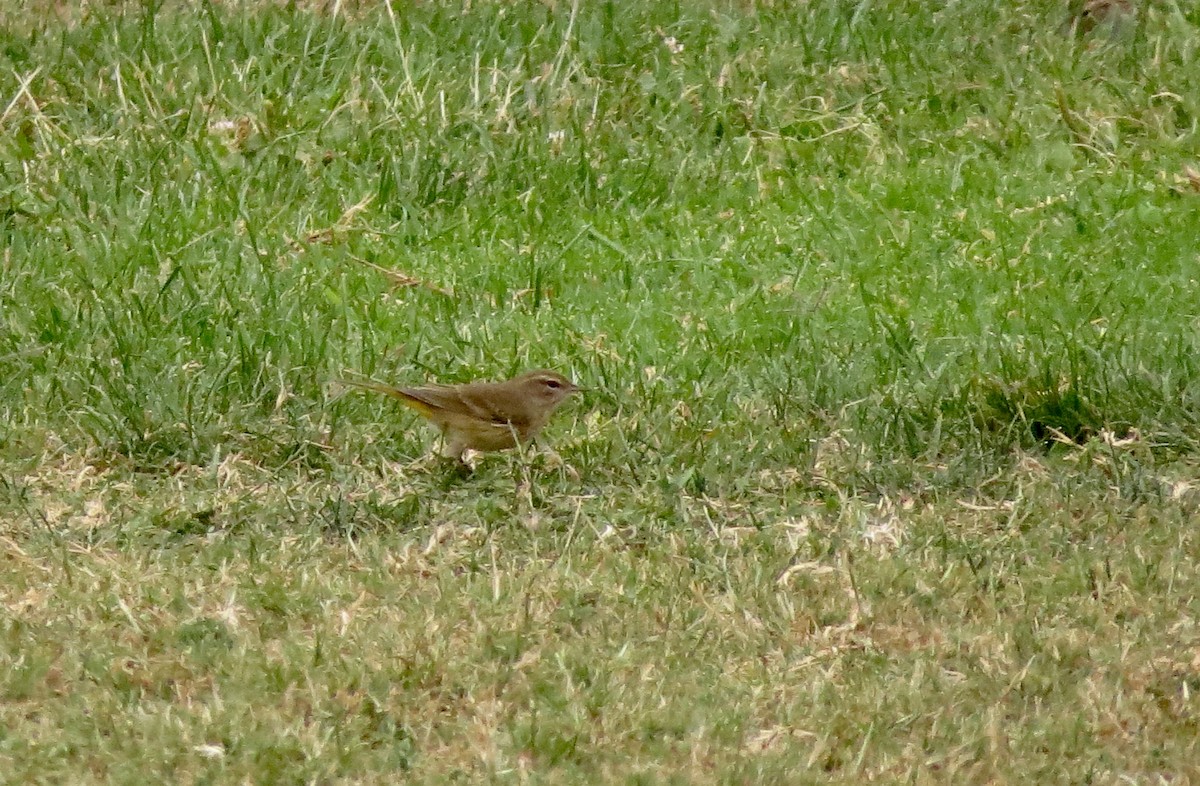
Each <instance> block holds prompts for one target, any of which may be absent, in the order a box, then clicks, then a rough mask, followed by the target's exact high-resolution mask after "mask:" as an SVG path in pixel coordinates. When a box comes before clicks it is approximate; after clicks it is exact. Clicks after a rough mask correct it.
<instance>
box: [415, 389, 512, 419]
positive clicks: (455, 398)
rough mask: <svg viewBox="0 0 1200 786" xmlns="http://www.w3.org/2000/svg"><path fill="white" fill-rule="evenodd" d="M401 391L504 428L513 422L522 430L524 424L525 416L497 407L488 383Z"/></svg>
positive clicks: (439, 406)
mask: <svg viewBox="0 0 1200 786" xmlns="http://www.w3.org/2000/svg"><path fill="white" fill-rule="evenodd" d="M400 392H401V393H403V394H404V395H406V396H408V397H409V398H412V399H415V400H417V401H420V402H421V403H423V404H425V405H426V406H429V407H431V408H433V409H435V410H439V411H442V412H445V413H449V414H453V415H459V416H462V415H465V416H467V417H470V418H473V419H475V420H478V421H482V422H484V423H490V424H492V425H494V426H500V427H503V428H508V427H509V426H510V425H511V426H514V427H516V428H518V429H520V428H521V426H522V420H523V419H522V418H520V417H513V416H512V415H511V414H508V413H505V412H504V411H503V410H502V409H500V408H499V407H497V406H496V404H495V402H494V401H493V399H494V398H495V397H494V395H493V394H491V393H490V392H489V391H488V389H487V386H486V383H475V384H473V385H426V386H424V387H419V388H406V389H404V390H402V391H400Z"/></svg>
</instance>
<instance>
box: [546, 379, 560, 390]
mask: <svg viewBox="0 0 1200 786" xmlns="http://www.w3.org/2000/svg"><path fill="white" fill-rule="evenodd" d="M542 381H543V382H545V383H546V387H548V388H554V389H556V390H557V389H558V388H561V387H562V383H561V382H559V381H558V380H557V379H546V380H542Z"/></svg>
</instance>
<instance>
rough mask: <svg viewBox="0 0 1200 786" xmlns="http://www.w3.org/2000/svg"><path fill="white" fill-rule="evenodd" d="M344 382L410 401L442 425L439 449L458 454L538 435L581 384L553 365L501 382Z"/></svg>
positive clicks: (504, 445)
mask: <svg viewBox="0 0 1200 786" xmlns="http://www.w3.org/2000/svg"><path fill="white" fill-rule="evenodd" d="M346 383H347V384H349V385H353V386H355V387H359V388H364V389H366V390H374V391H378V392H379V393H385V394H387V395H389V396H391V397H393V398H396V399H399V400H400V401H401V402H402V403H404V404H406V405H408V406H410V407H412V408H413V409H415V410H416V411H417V412H419V413H420V414H421V415H422V416H423V417H424V418H425V419H426V420H428V421H429V422H430V423H433V424H434V425H435V426H437V427H438V428H439V429H441V431H442V437H443V439H444V440H445V445H444V447H443V453H444V454H445V455H446V456H449V457H451V458H455V459H457V460H458V461H460V462H461V461H462V460H463V453H464V452H465V451H467V450H479V451H485V450H507V449H508V448H512V447H516V445H517V444H525V443H527V442H529V441H530V440H532V439H533V438H534V437H536V436H537V435H538V432H539V431H541V430H542V427H543V426H545V425H546V421H548V420H549V419H550V415H551V414H553V413H554V410H556V409H558V407H559V405H560V404H562V403H563V402H564V401H566V400H567V398H568V397H570V396H571V394H573V393H576V392H578V391H579V390H580V388H579V386H578V385H576V384H575V383H574V382H572V381H571V380H569V379H567V378H566V377H564V376H563V375H562V374H559V373H557V372H554V371H549V370H547V369H536V370H534V371H526V372H525V373H524V374H519V375H517V376H515V377H513V378H512V379H508V380H505V381H503V382H468V383H466V384H463V385H425V386H423V387H419V388H395V387H392V386H390V385H384V384H381V383H378V382H356V381H353V380H346Z"/></svg>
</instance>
